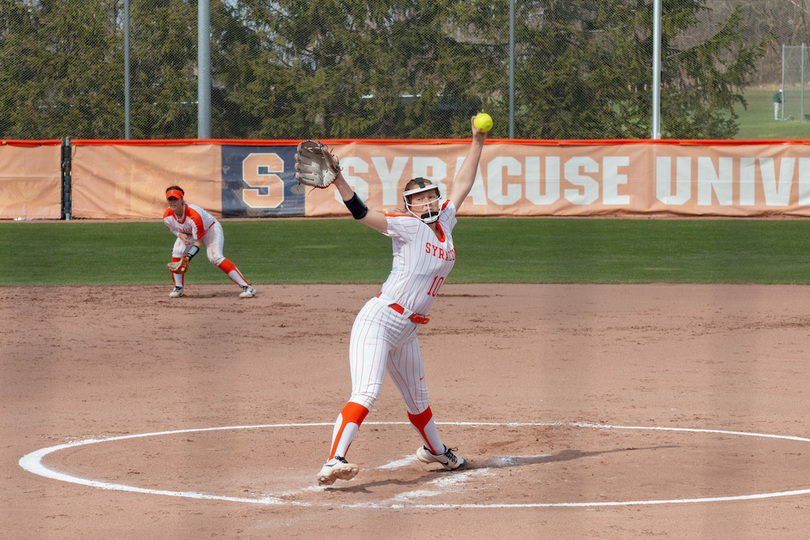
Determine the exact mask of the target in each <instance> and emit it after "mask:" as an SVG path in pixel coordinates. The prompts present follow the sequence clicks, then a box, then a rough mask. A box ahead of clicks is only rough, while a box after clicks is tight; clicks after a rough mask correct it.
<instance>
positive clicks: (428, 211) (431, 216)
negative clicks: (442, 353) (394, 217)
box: [402, 177, 442, 223]
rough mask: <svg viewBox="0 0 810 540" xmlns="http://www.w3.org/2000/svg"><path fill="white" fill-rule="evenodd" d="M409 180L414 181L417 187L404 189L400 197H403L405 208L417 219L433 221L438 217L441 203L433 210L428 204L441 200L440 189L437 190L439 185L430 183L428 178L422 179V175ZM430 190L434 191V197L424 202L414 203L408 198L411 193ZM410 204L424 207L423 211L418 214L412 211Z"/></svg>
mask: <svg viewBox="0 0 810 540" xmlns="http://www.w3.org/2000/svg"><path fill="white" fill-rule="evenodd" d="M411 182H415V183H416V185H417V186H418V187H415V188H412V189H408V190H405V191H404V192H403V193H402V198H403V199H405V209H406V210H408V212H410V213H411V214H412V215H414V216H416V217H418V218H419V219H421V220H422V221H424V222H425V223H433V222H434V221H436V220H437V219H439V214H440V213H441V205H439V207H438V208H437V209H436V210H433V209H432V208H431V207H430V204H431V203H433V202H434V201H441V198H442V193H441V191H439V186H437V185H436V184H434V183H432V182H431V181H430V180H426V179H424V178H422V177H419V178H414V179H413V180H411ZM411 182H408V183H409V184H410V183H411ZM430 190H435V191H436V198H435V199H431V200H430V201H428V202H426V203H419V204H415V205H412V204H411V201H410V199H409V197H410V196H411V195H416V194H417V193H422V192H424V191H430ZM412 206H413V207H417V206H418V207H424V210H425V211H424V212H420V213H419V214H417V213H416V212H414V211H413V210H412V209H411V207H412Z"/></svg>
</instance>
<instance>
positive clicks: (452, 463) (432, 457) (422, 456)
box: [416, 446, 467, 471]
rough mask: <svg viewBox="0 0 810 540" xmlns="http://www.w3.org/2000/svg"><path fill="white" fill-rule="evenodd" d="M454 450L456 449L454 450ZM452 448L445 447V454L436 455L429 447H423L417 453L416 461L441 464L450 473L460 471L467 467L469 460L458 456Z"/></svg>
mask: <svg viewBox="0 0 810 540" xmlns="http://www.w3.org/2000/svg"><path fill="white" fill-rule="evenodd" d="M453 450H454V449H453ZM453 450H451V449H450V448H447V447H446V446H445V447H444V454H434V453H432V452H431V451H430V450H428V449H427V447H425V446H423V447H422V448H420V449H419V450H417V451H416V459H418V460H419V461H421V462H422V463H441V464H442V467H444V468H445V469H447V470H448V471H453V470H455V469H460V468H461V467H466V466H467V460H466V459H464V458H463V457H461V456H457V455H455V454H454V453H453Z"/></svg>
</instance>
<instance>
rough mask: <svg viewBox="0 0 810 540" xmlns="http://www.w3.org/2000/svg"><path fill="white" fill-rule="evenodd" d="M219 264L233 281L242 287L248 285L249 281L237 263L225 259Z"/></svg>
mask: <svg viewBox="0 0 810 540" xmlns="http://www.w3.org/2000/svg"><path fill="white" fill-rule="evenodd" d="M218 266H219V269H220V270H222V271H223V272H225V273H226V274H228V277H229V278H231V281H233V282H234V283H236V284H237V285H239V286H240V287H244V286H246V285H248V282H247V280H246V279H245V277H244V276H243V275H242V273H241V272H240V271H239V269H238V268H237V267H236V265H235V264H233V263H232V262H231V261H230V260H228V259H223V260H222V262H221V263H219V265H218Z"/></svg>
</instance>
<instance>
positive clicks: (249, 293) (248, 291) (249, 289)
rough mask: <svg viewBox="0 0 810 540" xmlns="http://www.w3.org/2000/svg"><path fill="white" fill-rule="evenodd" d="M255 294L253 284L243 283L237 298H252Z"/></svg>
mask: <svg viewBox="0 0 810 540" xmlns="http://www.w3.org/2000/svg"><path fill="white" fill-rule="evenodd" d="M254 296H256V289H254V288H253V285H245V286H244V287H242V292H241V293H239V298H253V297H254Z"/></svg>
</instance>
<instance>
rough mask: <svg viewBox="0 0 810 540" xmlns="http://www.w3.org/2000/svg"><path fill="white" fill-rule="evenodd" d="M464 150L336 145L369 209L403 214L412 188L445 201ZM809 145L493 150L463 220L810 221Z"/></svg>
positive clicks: (323, 196)
mask: <svg viewBox="0 0 810 540" xmlns="http://www.w3.org/2000/svg"><path fill="white" fill-rule="evenodd" d="M467 147H468V144H466V143H461V142H458V143H449V144H406V143H402V144H394V145H390V144H389V145H374V144H366V143H354V144H345V145H343V144H337V145H335V146H334V147H333V152H334V153H335V154H336V155H338V156H339V157H340V163H341V166H342V167H343V175H344V177H345V178H346V179H347V181H348V182H349V183H350V184H352V185H353V186H354V188H355V190H356V191H357V193H358V195H359V196H360V198H361V199H363V200H365V201H367V204H368V205H369V206H370V207H374V208H379V207H385V208H392V209H393V208H399V207H401V206H402V203H401V200H400V197H401V193H402V187H403V186H404V184H405V183H406V182H407V180H408V179H410V178H413V177H415V176H424V177H426V178H430V179H431V180H434V181H437V182H438V183H439V185H440V186H441V189H442V192H443V193H445V194H446V193H448V191H447V190H452V179H453V177H454V176H455V173H456V171H457V170H458V169H459V167H460V166H461V163H462V161H463V159H464V155H465V153H466V151H467ZM808 204H810V145H808V144H806V142H805V141H792V142H783V143H780V144H765V143H751V142H746V143H739V144H732V143H729V142H725V141H724V142H719V143H717V144H714V143H706V144H700V143H699V142H698V141H689V142H685V141H681V144H679V143H678V142H677V141H675V142H673V141H667V142H656V141H632V142H629V143H628V142H626V141H625V142H621V143H620V142H619V141H616V142H611V143H610V144H605V143H599V142H589V141H577V142H575V143H566V142H557V143H554V144H549V143H547V142H530V141H523V142H513V141H488V142H487V144H486V145H485V146H484V151H483V154H482V157H481V161H480V167H479V172H478V176H477V178H476V181H475V185H474V186H473V188H472V191H471V192H470V194H469V196H468V198H467V199H465V202H464V206H463V207H462V209H461V212H460V215H474V216H594V215H616V216H632V215H681V216H737V217H753V216H775V215H794V216H807V215H810V210H809V209H808ZM306 214H307V215H310V216H328V215H337V214H343V215H345V210H344V209H343V208H342V203H341V201H340V200H339V197H338V196H337V195H336V194H335V193H334V190H321V191H315V192H311V193H309V194H308V195H307V201H306Z"/></svg>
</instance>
